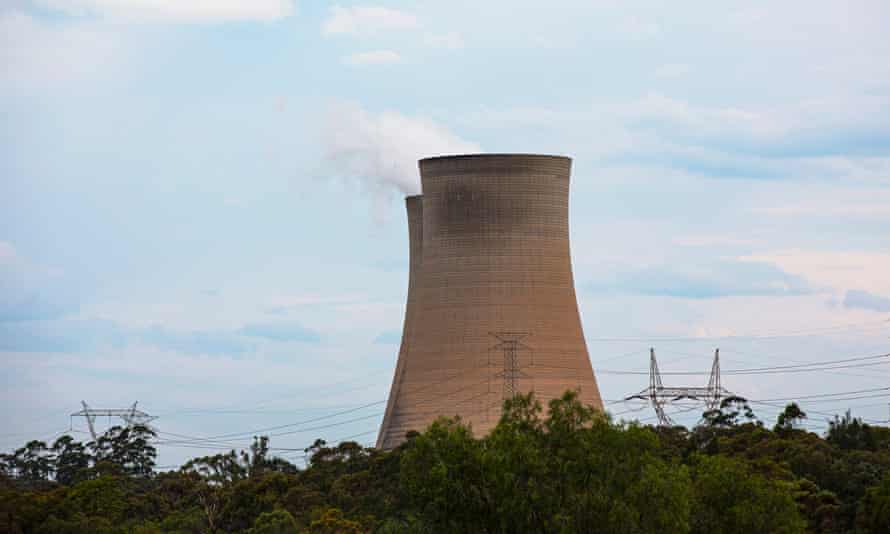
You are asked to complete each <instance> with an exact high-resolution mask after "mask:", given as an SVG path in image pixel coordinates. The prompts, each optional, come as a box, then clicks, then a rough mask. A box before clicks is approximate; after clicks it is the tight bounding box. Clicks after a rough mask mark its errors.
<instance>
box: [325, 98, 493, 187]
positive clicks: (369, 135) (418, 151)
mask: <svg viewBox="0 0 890 534" xmlns="http://www.w3.org/2000/svg"><path fill="white" fill-rule="evenodd" d="M324 125H325V126H324V131H323V133H324V136H323V139H322V142H323V144H324V151H325V158H326V160H327V165H326V167H328V168H330V170H331V171H332V172H333V173H334V174H335V175H337V176H339V177H344V178H358V179H361V180H364V181H367V182H370V183H368V184H367V185H369V186H371V187H370V188H371V189H378V188H379V187H380V186H384V187H385V186H394V187H396V188H397V189H398V190H399V191H401V192H403V193H405V194H406V195H416V194H418V193H420V178H419V176H418V171H417V160H418V159H421V158H424V157H429V156H441V155H449V154H468V153H476V152H479V151H480V148H479V145H477V144H475V143H471V142H469V141H465V140H463V139H461V138H459V137H457V136H456V135H454V134H453V133H451V132H450V131H448V130H447V129H446V128H445V127H443V126H441V125H439V124H437V123H435V122H433V121H432V120H429V119H425V118H421V117H409V116H406V115H402V114H400V113H395V112H391V111H384V112H382V113H376V114H375V113H370V112H368V111H366V110H365V109H363V108H362V107H361V106H359V105H358V104H355V103H337V104H334V105H331V107H330V108H329V109H328V110H327V113H326V114H325V120H324Z"/></svg>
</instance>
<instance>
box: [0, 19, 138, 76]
mask: <svg viewBox="0 0 890 534" xmlns="http://www.w3.org/2000/svg"><path fill="white" fill-rule="evenodd" d="M123 48H124V45H123V43H122V41H121V39H120V38H119V35H118V34H116V33H115V32H113V31H111V30H110V29H109V28H105V27H103V26H101V25H99V24H95V23H89V22H80V21H78V22H72V23H68V24H64V25H57V24H51V23H48V22H45V21H41V20H38V19H35V18H34V17H31V16H29V15H27V14H24V13H21V12H17V11H8V12H5V13H0V64H2V65H3V69H2V74H0V83H3V84H4V85H11V86H15V87H18V88H24V89H28V88H31V87H34V86H42V85H49V84H56V83H68V82H75V81H80V80H84V79H88V78H95V77H97V76H101V75H102V73H103V72H106V71H107V70H108V69H109V68H110V67H112V66H113V65H116V64H117V63H118V61H119V59H120V56H121V52H122V49H123Z"/></svg>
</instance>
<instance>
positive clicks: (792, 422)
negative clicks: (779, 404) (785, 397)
mask: <svg viewBox="0 0 890 534" xmlns="http://www.w3.org/2000/svg"><path fill="white" fill-rule="evenodd" d="M806 418H807V414H806V413H804V411H803V410H801V409H800V406H798V405H797V403H796V402H792V403H790V404H788V405H787V406H785V409H784V410H782V413H780V414H779V417H778V418H777V419H776V426H775V431H776V432H783V431H784V432H788V431H790V430H792V429H793V428H795V427H796V426H797V425H798V424H800V422H801V421H803V420H804V419H806Z"/></svg>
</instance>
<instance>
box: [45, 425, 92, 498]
mask: <svg viewBox="0 0 890 534" xmlns="http://www.w3.org/2000/svg"><path fill="white" fill-rule="evenodd" d="M52 453H53V463H54V465H55V472H56V482H58V483H59V484H64V485H66V486H71V485H73V484H76V483H77V482H80V481H81V480H86V479H87V478H89V473H88V469H89V467H90V464H91V463H92V461H93V457H92V456H91V455H90V454H89V453H88V452H87V450H86V447H85V446H84V445H83V443H80V442H79V441H74V438H72V437H71V436H68V435H65V436H62V437H60V438H59V439H57V440H56V441H55V443H53V446H52Z"/></svg>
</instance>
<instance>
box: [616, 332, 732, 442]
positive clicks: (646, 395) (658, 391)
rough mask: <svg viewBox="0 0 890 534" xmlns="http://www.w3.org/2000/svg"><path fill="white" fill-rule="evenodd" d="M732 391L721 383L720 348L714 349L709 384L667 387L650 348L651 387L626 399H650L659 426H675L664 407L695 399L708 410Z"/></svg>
mask: <svg viewBox="0 0 890 534" xmlns="http://www.w3.org/2000/svg"><path fill="white" fill-rule="evenodd" d="M731 395H732V393H730V392H729V391H727V390H726V389H724V388H723V386H722V385H721V384H720V349H716V350H715V351H714V362H713V363H712V364H711V375H710V377H709V378H708V385H707V386H705V387H701V386H682V387H680V386H674V387H665V386H664V384H662V382H661V373H660V372H659V371H658V361H656V359H655V349H652V348H650V349H649V387H647V388H646V389H644V390H643V391H641V392H639V393H637V394H636V395H631V396H629V397H627V398H625V399H624V400H633V399H641V400H645V401H649V403H650V404H652V409H653V410H655V415H656V416H658V425H659V426H673V425H674V421H673V420H672V419H671V418H670V416H669V415H668V414H667V412H666V411H665V409H664V407H665V405H667V404H671V403H673V402H676V401H681V400H694V401H699V402H703V403H704V405H705V408H706V409H707V410H714V409H716V408H717V407H718V406H720V401H721V400H722V399H723V398H725V397H729V396H731Z"/></svg>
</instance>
